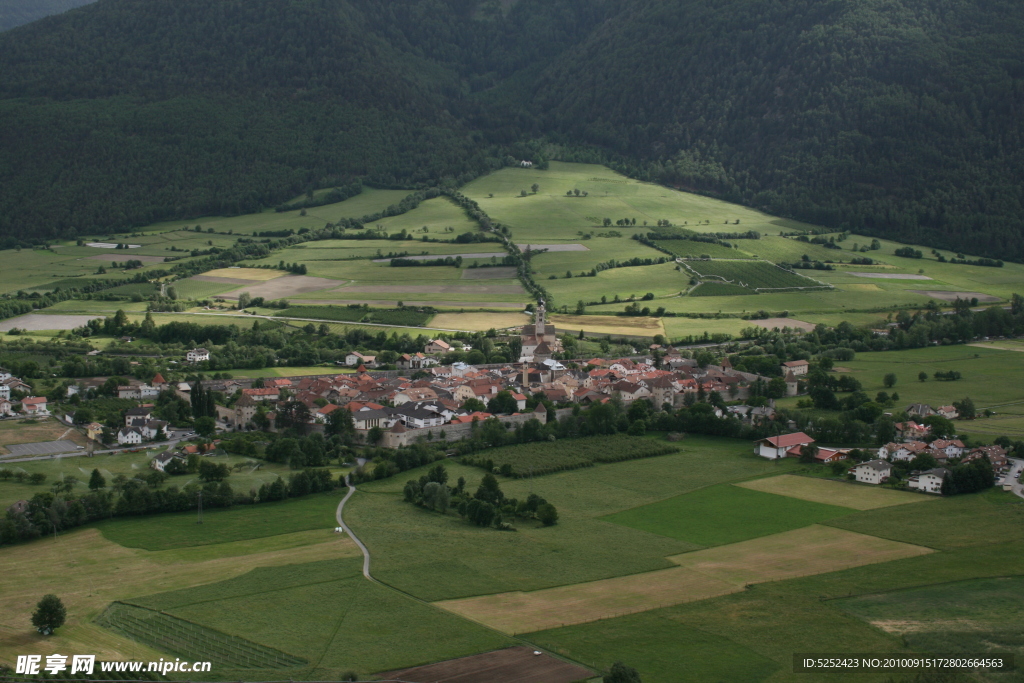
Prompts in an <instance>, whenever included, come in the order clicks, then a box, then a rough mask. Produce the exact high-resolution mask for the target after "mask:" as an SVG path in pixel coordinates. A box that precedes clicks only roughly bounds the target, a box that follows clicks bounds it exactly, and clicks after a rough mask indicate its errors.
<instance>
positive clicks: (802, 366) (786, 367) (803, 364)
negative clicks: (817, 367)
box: [782, 360, 811, 377]
mask: <svg viewBox="0 0 1024 683" xmlns="http://www.w3.org/2000/svg"><path fill="white" fill-rule="evenodd" d="M810 367H811V364H810V363H808V362H807V361H805V360H790V361H786V362H785V363H783V364H782V373H783V375H785V374H786V373H788V372H792V373H793V375H794V376H796V377H800V376H802V375H806V374H807V371H808V370H810Z"/></svg>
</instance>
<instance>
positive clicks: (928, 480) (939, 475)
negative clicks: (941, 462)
mask: <svg viewBox="0 0 1024 683" xmlns="http://www.w3.org/2000/svg"><path fill="white" fill-rule="evenodd" d="M947 474H949V472H948V471H947V470H946V469H944V468H942V467H936V468H935V469H933V470H925V471H924V472H917V473H915V474H911V475H910V477H909V478H908V479H907V488H911V489H916V490H918V491H921V492H923V493H942V481H943V480H944V479H945V478H946V475H947Z"/></svg>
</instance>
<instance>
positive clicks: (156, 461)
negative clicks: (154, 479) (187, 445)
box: [149, 451, 185, 472]
mask: <svg viewBox="0 0 1024 683" xmlns="http://www.w3.org/2000/svg"><path fill="white" fill-rule="evenodd" d="M175 459H177V460H179V461H180V462H182V463H184V462H185V456H184V455H183V454H181V453H174V452H172V451H164V452H163V453H160V454H159V455H157V456H155V457H154V458H153V459H152V460H150V461H149V466H150V467H152V468H153V469H154V470H156V471H157V472H163V471H164V469H165V468H166V467H167V464H168V463H169V462H171V461H172V460H175Z"/></svg>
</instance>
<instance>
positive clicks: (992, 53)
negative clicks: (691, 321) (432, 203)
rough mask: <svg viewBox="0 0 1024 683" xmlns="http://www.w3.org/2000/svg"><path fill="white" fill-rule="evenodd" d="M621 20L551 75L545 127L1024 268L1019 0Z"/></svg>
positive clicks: (638, 9)
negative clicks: (1008, 258) (1022, 263)
mask: <svg viewBox="0 0 1024 683" xmlns="http://www.w3.org/2000/svg"><path fill="white" fill-rule="evenodd" d="M626 16H627V18H625V19H623V20H622V21H617V22H615V23H614V24H612V23H609V24H605V25H603V26H601V27H600V28H598V29H597V30H596V31H595V32H594V33H593V35H592V36H590V38H589V39H588V40H587V41H586V42H585V43H583V44H581V45H579V46H578V47H576V48H574V49H572V50H570V51H568V52H567V53H566V54H565V55H563V56H562V58H560V59H559V60H557V61H556V62H555V63H554V64H553V65H552V66H551V67H550V68H549V69H547V70H546V71H545V73H544V77H543V78H542V79H541V81H540V83H539V84H538V85H537V87H536V88H535V92H536V93H537V96H536V99H535V103H536V106H535V110H536V111H538V112H543V114H542V115H543V116H544V127H545V128H547V129H556V130H558V131H560V132H561V133H562V134H563V135H565V136H567V137H568V138H569V139H583V140H585V141H587V142H589V143H592V144H594V145H601V146H605V147H607V148H610V149H612V150H614V151H616V152H618V153H619V154H621V155H622V156H623V157H624V158H626V159H627V160H628V161H626V166H627V167H630V166H632V167H633V169H634V171H633V172H634V173H636V174H638V175H641V174H643V173H644V171H646V172H647V173H649V174H650V177H653V178H657V179H660V180H662V181H664V182H667V183H672V184H678V185H681V186H685V187H693V188H699V189H701V190H705V191H712V192H714V193H716V194H719V195H721V196H722V197H723V198H726V199H729V200H733V201H738V202H743V203H745V204H748V205H755V206H758V207H763V208H766V209H767V210H769V211H771V212H774V213H779V214H782V215H790V216H797V217H800V218H802V219H805V220H808V221H811V222H815V223H822V224H825V225H829V226H839V227H849V228H854V229H859V230H864V231H867V232H869V233H872V234H875V235H880V236H889V237H893V238H896V239H903V240H907V241H918V242H923V243H927V244H932V245H936V246H942V247H947V248H951V249H963V250H970V249H974V250H975V251H978V250H983V251H985V252H986V253H988V254H1000V253H1002V254H1011V253H1012V254H1013V255H1014V257H1015V258H1018V259H1019V258H1022V257H1024V152H1022V149H1024V5H1022V4H1021V3H1019V2H1015V1H1013V0H994V1H991V2H990V1H984V2H983V1H980V0H962V1H958V2H949V3H947V2H934V1H932V0H893V1H890V2H884V3H879V2H868V1H866V0H826V1H822V0H791V1H787V2H768V1H766V0H726V1H724V2H723V1H721V0H715V1H712V0H643V1H642V2H634V3H631V8H630V10H629V11H628V12H627V13H626ZM644 159H646V160H652V161H654V160H656V161H655V163H652V164H649V165H648V166H647V167H645V168H644V169H643V170H641V169H640V168H637V166H638V164H636V163H635V162H636V161H637V160H644Z"/></svg>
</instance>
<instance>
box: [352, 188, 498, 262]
mask: <svg viewBox="0 0 1024 683" xmlns="http://www.w3.org/2000/svg"><path fill="white" fill-rule="evenodd" d="M366 227H374V228H376V227H382V228H384V229H385V230H386V231H388V232H389V233H392V234H393V233H396V232H401V231H402V230H405V231H407V232H411V233H414V234H417V233H418V234H423V235H430V236H431V237H441V238H447V239H451V238H452V237H455V236H456V235H458V234H460V233H463V232H479V231H480V226H479V225H478V224H477V223H476V221H474V220H472V219H471V218H470V217H469V216H467V215H466V212H465V211H463V210H462V207H460V206H459V205H458V204H456V203H454V202H453V201H452V200H450V199H448V198H447V197H435V198H434V199H428V200H426V201H425V202H421V203H420V205H419V206H417V207H416V208H415V209H413V210H412V211H408V212H406V213H403V214H400V215H398V216H389V217H387V218H382V219H380V220H377V221H373V222H372V223H369V224H367V226H366ZM423 228H427V232H423ZM446 228H453V229H452V230H446ZM492 246H493V245H492ZM385 251H387V250H386V249H385ZM498 251H500V249H499V250H498Z"/></svg>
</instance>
